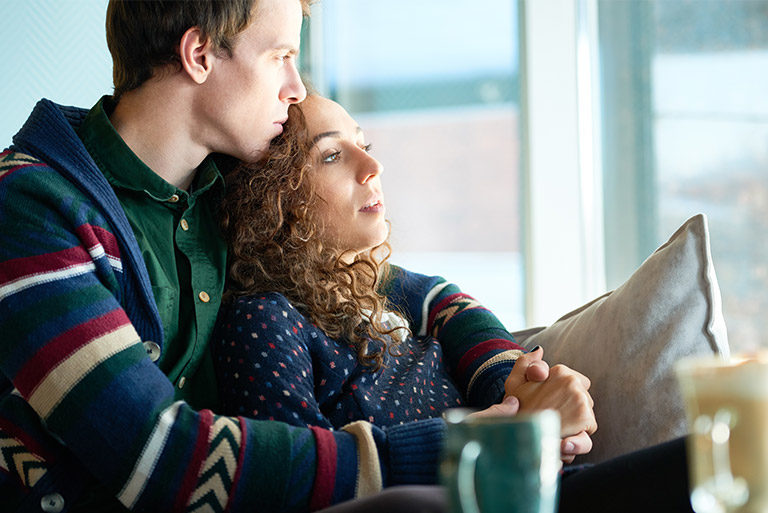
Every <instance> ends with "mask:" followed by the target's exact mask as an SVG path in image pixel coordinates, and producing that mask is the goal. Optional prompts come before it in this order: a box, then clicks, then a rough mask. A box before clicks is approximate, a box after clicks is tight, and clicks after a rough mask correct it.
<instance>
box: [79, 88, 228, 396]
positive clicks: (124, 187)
mask: <svg viewBox="0 0 768 513" xmlns="http://www.w3.org/2000/svg"><path fill="white" fill-rule="evenodd" d="M113 109H114V103H113V101H112V99H111V98H110V97H109V96H105V97H103V98H102V99H101V100H99V102H98V103H97V104H96V105H95V106H94V107H93V108H92V109H91V111H90V112H89V113H88V116H87V117H86V118H85V120H84V122H83V124H82V126H81V127H80V129H79V131H78V135H79V136H80V139H81V140H82V141H83V144H84V145H85V147H86V148H87V149H88V152H89V153H90V154H91V156H92V157H93V159H94V161H95V162H96V165H98V167H99V169H101V171H102V172H103V173H104V176H105V177H106V178H107V180H108V181H109V183H110V184H111V185H112V188H113V189H114V190H115V193H116V194H117V198H118V200H119V201H120V204H121V205H122V206H123V209H124V210H125V214H126V216H127V218H128V221H129V222H130V224H131V227H132V228H133V233H134V235H135V236H136V240H137V241H138V243H139V247H140V248H141V251H142V254H143V256H144V263H145V264H146V266H147V271H148V272H149V279H150V281H151V282H152V291H153V292H154V295H155V301H156V302H157V307H158V310H159V312H160V318H161V319H162V321H163V329H164V332H165V336H164V338H165V340H164V341H163V344H162V345H163V351H162V354H161V356H160V359H159V360H158V362H157V363H158V365H159V367H160V369H161V370H162V371H163V372H165V374H166V375H167V376H168V377H169V378H170V380H171V381H172V382H173V383H174V385H175V386H176V395H177V397H178V398H179V399H184V400H186V401H187V402H188V403H189V404H191V405H192V406H193V407H195V408H197V409H199V408H214V409H215V407H216V406H217V393H216V381H215V379H216V378H215V375H214V371H213V360H212V358H211V352H210V345H209V339H210V337H211V335H212V332H213V327H214V323H215V321H216V315H217V313H218V310H219V306H220V304H221V296H222V293H223V291H224V279H225V274H226V258H227V252H226V245H225V243H224V241H223V239H222V237H221V234H220V231H219V227H218V224H217V220H216V205H217V204H218V201H219V199H220V198H221V195H222V194H223V190H224V180H223V177H222V175H221V173H220V172H219V169H218V168H217V166H216V164H215V163H214V161H213V158H211V157H208V158H207V159H206V160H204V161H203V162H202V164H200V166H199V167H198V169H197V173H196V175H195V179H194V181H193V182H192V185H191V187H190V189H189V191H185V190H182V189H179V188H177V187H175V186H174V185H171V184H170V183H168V182H166V181H165V180H163V179H162V178H161V177H160V176H158V175H157V174H156V173H155V172H154V171H152V170H151V169H150V168H149V167H147V166H146V165H145V164H144V163H143V162H142V161H141V160H140V159H139V158H138V157H137V156H136V155H135V154H134V153H133V152H132V151H131V149H130V148H129V147H128V145H127V144H126V143H125V142H124V141H123V139H122V138H121V137H120V135H118V133H117V131H116V130H115V128H114V127H113V126H112V123H111V122H110V121H109V114H110V113H111V112H112V110H113Z"/></svg>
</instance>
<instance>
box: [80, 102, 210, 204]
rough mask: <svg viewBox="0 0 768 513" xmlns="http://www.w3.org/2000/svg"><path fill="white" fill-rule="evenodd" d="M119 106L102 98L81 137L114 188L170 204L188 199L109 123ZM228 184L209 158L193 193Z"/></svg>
mask: <svg viewBox="0 0 768 513" xmlns="http://www.w3.org/2000/svg"><path fill="white" fill-rule="evenodd" d="M114 108H115V103H114V101H113V100H112V97H110V96H104V97H102V98H101V99H100V100H99V101H98V103H96V105H94V107H93V108H92V109H91V110H90V112H88V115H87V116H86V118H85V120H84V121H83V124H82V125H81V126H80V128H79V130H78V135H79V136H80V139H81V140H82V141H83V144H84V145H85V147H86V149H87V150H88V153H90V154H91V156H92V157H93V159H94V161H95V162H96V165H97V166H98V167H99V169H101V171H102V172H103V173H104V176H105V177H106V178H107V181H109V183H110V184H112V186H113V187H120V188H123V189H129V190H134V191H144V192H146V193H147V194H148V195H150V196H151V197H153V198H154V199H156V200H159V201H163V202H166V201H168V199H169V198H171V197H172V196H173V195H178V196H180V197H185V198H186V196H187V195H188V194H189V193H188V192H187V191H183V190H181V189H179V188H177V187H176V186H174V185H171V184H170V183H168V182H166V181H165V180H163V179H162V178H161V177H160V176H159V175H158V174H157V173H155V172H154V171H152V170H151V169H150V168H149V167H148V166H147V165H146V164H144V162H142V161H141V159H140V158H139V157H137V156H136V154H135V153H133V151H131V149H130V148H129V147H128V145H127V144H125V141H123V139H122V138H121V137H120V135H119V134H118V133H117V131H116V130H115V127H114V126H112V123H111V122H110V121H109V114H110V113H111V112H112V111H113V110H114ZM217 181H220V182H221V183H222V184H223V182H224V180H223V177H222V176H221V172H220V171H219V168H218V167H217V165H216V163H215V162H214V159H213V158H212V157H211V156H209V157H207V158H206V159H205V160H204V161H203V162H202V163H201V164H200V166H199V167H198V170H197V173H196V175H195V178H194V180H193V182H192V187H191V191H193V192H192V195H193V196H197V195H199V194H201V193H203V192H205V191H206V190H208V189H210V188H211V187H212V186H213V184H214V183H216V182H217Z"/></svg>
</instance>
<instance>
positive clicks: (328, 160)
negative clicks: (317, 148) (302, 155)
mask: <svg viewBox="0 0 768 513" xmlns="http://www.w3.org/2000/svg"><path fill="white" fill-rule="evenodd" d="M340 158H341V152H340V151H334V152H333V153H330V154H328V155H326V156H325V157H323V162H325V163H326V164H330V163H333V162H336V161H337V160H339V159H340Z"/></svg>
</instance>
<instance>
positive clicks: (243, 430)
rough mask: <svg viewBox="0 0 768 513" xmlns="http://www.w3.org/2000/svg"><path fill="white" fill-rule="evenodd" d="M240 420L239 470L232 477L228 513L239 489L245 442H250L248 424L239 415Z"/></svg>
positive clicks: (226, 509) (225, 509)
mask: <svg viewBox="0 0 768 513" xmlns="http://www.w3.org/2000/svg"><path fill="white" fill-rule="evenodd" d="M237 420H238V421H240V435H241V436H240V454H238V455H237V470H236V471H235V477H233V478H232V488H231V489H230V490H229V498H228V499H227V507H226V508H224V512H225V513H226V512H227V511H229V510H230V509H231V508H232V500H233V499H234V498H235V491H237V485H238V483H240V476H241V475H242V473H243V462H244V461H245V444H246V443H247V442H248V425H247V424H246V422H245V419H244V418H243V417H238V418H237Z"/></svg>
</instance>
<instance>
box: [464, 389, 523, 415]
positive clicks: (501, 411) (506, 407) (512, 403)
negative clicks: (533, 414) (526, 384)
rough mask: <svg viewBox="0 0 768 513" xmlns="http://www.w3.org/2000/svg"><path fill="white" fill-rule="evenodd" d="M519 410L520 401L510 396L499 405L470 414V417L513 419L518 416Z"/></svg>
mask: <svg viewBox="0 0 768 513" xmlns="http://www.w3.org/2000/svg"><path fill="white" fill-rule="evenodd" d="M519 408H520V401H518V400H517V397H515V396H512V395H508V396H506V397H505V398H504V400H503V401H501V402H500V403H499V404H494V405H492V406H491V407H490V408H487V409H485V410H482V411H477V412H474V413H470V414H469V415H468V416H469V417H473V418H483V417H512V416H514V415H516V414H517V411H518V409H519Z"/></svg>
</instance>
